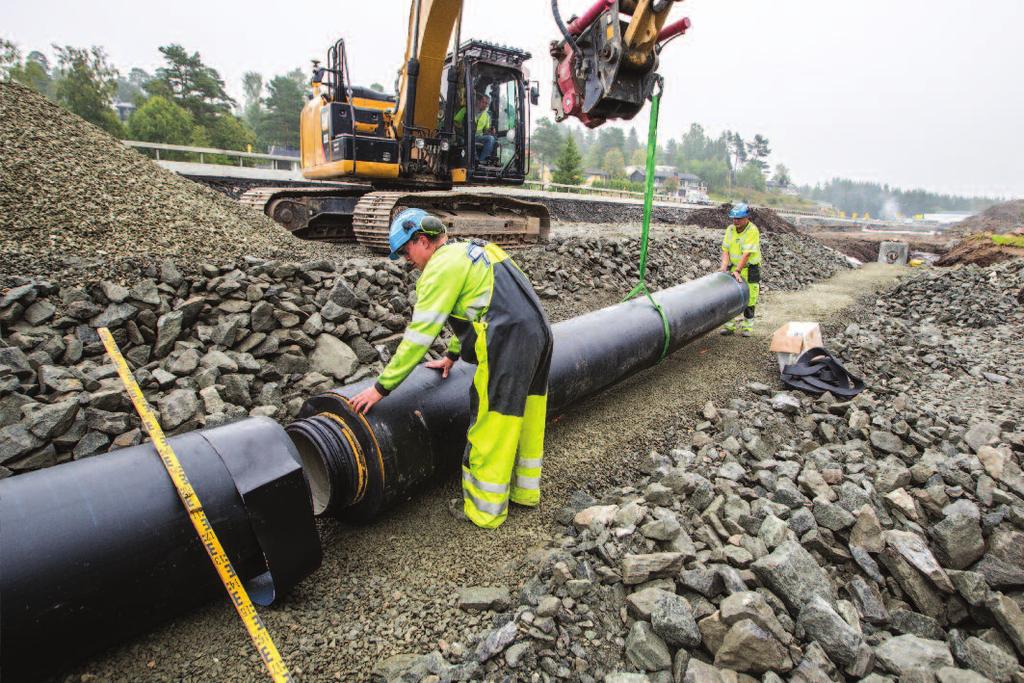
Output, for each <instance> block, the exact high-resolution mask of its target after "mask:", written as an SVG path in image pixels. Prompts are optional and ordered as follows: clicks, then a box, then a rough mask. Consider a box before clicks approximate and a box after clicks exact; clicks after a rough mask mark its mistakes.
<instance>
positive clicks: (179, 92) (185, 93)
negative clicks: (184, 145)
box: [146, 44, 297, 127]
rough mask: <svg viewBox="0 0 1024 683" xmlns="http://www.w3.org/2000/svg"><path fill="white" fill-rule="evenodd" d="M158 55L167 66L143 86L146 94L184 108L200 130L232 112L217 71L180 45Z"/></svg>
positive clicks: (161, 50)
mask: <svg viewBox="0 0 1024 683" xmlns="http://www.w3.org/2000/svg"><path fill="white" fill-rule="evenodd" d="M160 53H161V54H162V55H163V56H164V61H165V62H166V66H162V67H160V68H159V69H157V70H156V77H155V78H154V79H153V80H151V81H148V82H147V83H146V92H147V93H148V94H150V95H160V96H161V97H163V98H165V99H168V100H172V101H174V102H175V103H177V104H178V105H179V106H181V107H184V108H185V109H186V110H188V112H189V113H190V114H192V119H193V120H194V121H195V122H196V123H197V124H199V125H201V126H208V125H210V124H212V123H213V120H214V119H216V118H217V117H218V116H220V115H221V114H227V113H230V112H231V107H232V106H233V105H234V104H235V101H234V100H233V99H231V97H230V96H228V94H227V92H226V91H225V90H224V81H223V80H222V79H221V77H220V74H219V73H217V70H216V69H213V68H211V67H209V66H206V64H204V63H203V60H202V59H201V58H200V56H199V53H198V52H193V53H192V54H189V53H188V52H187V51H186V50H185V48H183V47H182V46H181V45H178V44H172V45H164V46H163V47H161V48H160ZM296 127H297V124H296Z"/></svg>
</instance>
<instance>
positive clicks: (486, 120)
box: [453, 107, 491, 135]
mask: <svg viewBox="0 0 1024 683" xmlns="http://www.w3.org/2000/svg"><path fill="white" fill-rule="evenodd" d="M465 118H466V108H465V107H462V108H461V109H459V110H458V111H457V112H455V117H454V119H453V120H454V121H455V125H457V126H461V125H462V122H463V121H464V120H465ZM490 127H491V115H490V114H489V113H488V112H487V110H486V109H485V110H483V111H482V112H480V113H479V114H477V115H476V134H477V135H482V134H483V133H486V132H487V129H488V128H490Z"/></svg>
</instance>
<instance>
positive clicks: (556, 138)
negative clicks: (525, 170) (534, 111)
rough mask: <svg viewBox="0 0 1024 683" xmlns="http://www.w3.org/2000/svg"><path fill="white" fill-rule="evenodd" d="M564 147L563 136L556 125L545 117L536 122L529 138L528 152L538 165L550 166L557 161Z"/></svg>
mask: <svg viewBox="0 0 1024 683" xmlns="http://www.w3.org/2000/svg"><path fill="white" fill-rule="evenodd" d="M564 147H565V135H564V134H563V132H562V129H561V128H559V127H558V124H557V123H555V122H554V121H552V120H551V119H549V118H546V117H545V118H542V119H540V120H538V121H537V126H536V127H535V128H534V129H533V135H532V136H530V152H531V153H532V154H533V157H534V158H535V159H536V160H537V161H538V162H539V163H540V164H543V165H546V166H550V165H551V164H554V163H555V160H556V159H558V155H559V154H561V152H562V149H563V148H564Z"/></svg>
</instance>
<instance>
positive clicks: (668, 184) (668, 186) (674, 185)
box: [661, 175, 679, 194]
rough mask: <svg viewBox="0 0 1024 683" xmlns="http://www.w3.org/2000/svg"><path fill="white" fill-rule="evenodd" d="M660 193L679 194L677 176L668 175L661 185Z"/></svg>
mask: <svg viewBox="0 0 1024 683" xmlns="http://www.w3.org/2000/svg"><path fill="white" fill-rule="evenodd" d="M661 191H662V192H665V193H667V194H675V193H676V192H679V176H677V175H670V176H669V177H667V178H665V181H664V182H663V183H662V184H661Z"/></svg>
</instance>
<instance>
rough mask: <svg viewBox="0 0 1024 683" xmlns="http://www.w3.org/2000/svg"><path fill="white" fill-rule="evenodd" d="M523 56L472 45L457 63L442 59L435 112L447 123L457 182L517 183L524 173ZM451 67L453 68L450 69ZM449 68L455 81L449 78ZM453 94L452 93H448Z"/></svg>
mask: <svg viewBox="0 0 1024 683" xmlns="http://www.w3.org/2000/svg"><path fill="white" fill-rule="evenodd" d="M529 58H530V54H529V53H528V52H524V51H522V50H517V49H515V48H510V47H504V46H500V45H493V44H491V43H486V42H483V41H471V42H468V43H465V44H463V45H462V47H461V48H460V49H459V52H458V58H457V59H453V55H452V54H449V55H448V56H447V59H446V60H445V68H444V73H443V75H442V82H448V83H450V84H452V85H453V86H454V88H449V91H448V94H449V98H452V97H453V98H454V99H453V100H452V101H451V102H450V103H449V102H448V99H449V98H443V106H442V107H441V108H440V113H441V114H442V116H444V117H445V118H448V116H449V112H451V114H450V118H449V119H448V120H449V121H450V124H449V125H448V126H445V125H443V122H442V126H440V128H441V129H442V130H445V129H447V130H450V131H451V139H450V146H449V155H448V160H449V168H450V169H451V178H452V181H453V182H456V183H463V182H465V183H509V184H520V183H522V182H523V179H524V178H525V177H526V174H527V173H528V172H529V158H528V155H527V153H526V139H527V135H528V131H529V125H530V122H529V106H528V105H527V102H526V97H527V94H528V93H529V94H530V97H531V98H532V97H533V95H532V93H533V92H534V91H533V89H532V88H529V84H528V83H527V81H526V80H525V74H524V69H523V66H522V64H523V62H525V61H526V60H527V59H529ZM453 62H454V64H453ZM452 69H454V70H455V71H454V78H452V79H449V74H450V73H451V70H452ZM453 90H454V92H453Z"/></svg>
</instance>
